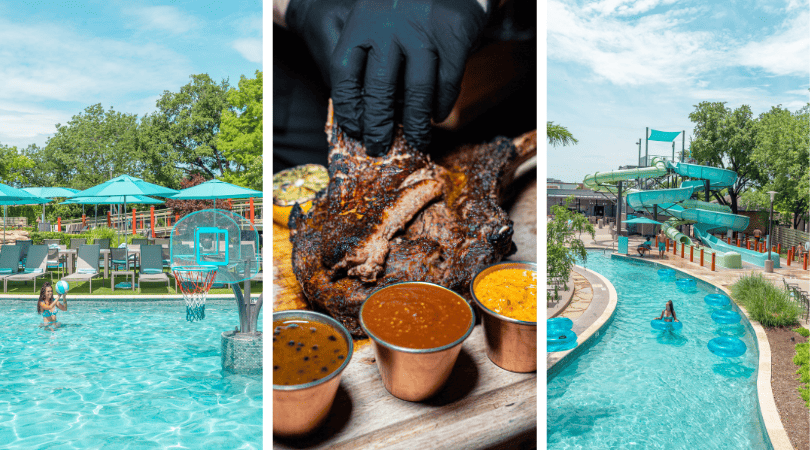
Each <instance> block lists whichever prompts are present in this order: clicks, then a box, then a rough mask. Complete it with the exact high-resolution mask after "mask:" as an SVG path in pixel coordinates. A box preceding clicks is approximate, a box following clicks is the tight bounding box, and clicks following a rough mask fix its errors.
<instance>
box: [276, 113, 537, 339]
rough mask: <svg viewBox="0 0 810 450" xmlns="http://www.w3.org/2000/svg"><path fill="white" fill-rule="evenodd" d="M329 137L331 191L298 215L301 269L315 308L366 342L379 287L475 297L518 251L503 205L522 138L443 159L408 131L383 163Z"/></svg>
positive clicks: (294, 233)
mask: <svg viewBox="0 0 810 450" xmlns="http://www.w3.org/2000/svg"><path fill="white" fill-rule="evenodd" d="M328 132H329V133H328V134H329V135H330V142H331V149H330V156H329V160H330V166H329V173H330V183H329V186H328V188H327V190H325V191H322V193H321V194H320V195H319V196H318V197H317V198H316V199H315V200H314V201H313V207H312V209H311V210H310V211H309V213H308V214H303V212H302V211H301V210H300V208H299V207H297V206H296V207H294V208H293V212H292V213H291V214H290V221H289V225H290V229H291V233H290V240H291V241H292V244H293V253H292V259H293V271H294V273H295V275H296V278H297V279H298V281H299V283H300V284H301V287H302V289H303V291H304V294H305V296H306V297H307V299H308V301H309V302H310V303H311V305H312V306H313V307H314V308H315V309H317V310H321V311H325V312H327V313H328V314H330V315H332V316H333V317H335V318H337V319H338V320H340V321H341V322H342V323H343V324H344V325H345V326H346V327H347V328H348V329H349V331H350V332H351V333H352V334H353V335H356V336H364V333H363V331H362V329H361V327H360V325H359V321H358V314H359V311H360V307H361V306H362V304H363V302H364V301H365V299H366V298H367V297H368V296H369V295H370V294H371V293H372V292H374V291H375V290H377V289H380V288H382V287H385V286H389V285H391V284H395V283H399V282H403V281H428V282H432V283H436V284H440V285H442V286H445V287H448V288H450V289H452V290H454V291H456V292H458V293H460V294H462V295H464V296H465V297H466V298H468V299H469V298H470V294H469V285H470V282H471V281H472V277H473V276H474V274H475V273H476V272H478V271H479V270H480V269H482V268H483V267H485V266H487V265H490V264H492V263H495V262H497V261H500V260H501V259H502V258H503V257H504V256H506V255H508V254H509V253H511V252H513V251H514V244H513V243H512V234H513V228H512V221H511V220H509V217H508V215H507V214H506V212H505V211H504V210H503V209H502V208H501V207H500V206H499V204H498V199H499V195H500V190H501V188H502V183H503V179H502V177H503V175H504V173H505V172H506V171H508V170H509V168H510V165H513V164H514V163H515V161H516V160H518V159H519V158H520V157H521V152H520V151H519V150H521V149H516V148H515V147H514V145H512V142H517V141H518V140H517V139H516V140H515V141H510V140H509V139H506V138H498V139H496V140H495V141H493V142H491V143H487V144H481V145H470V146H464V147H460V148H458V149H456V150H454V151H453V152H451V153H450V154H449V155H448V156H447V157H445V158H442V159H441V160H440V161H439V162H438V163H435V162H433V161H431V160H430V159H429V158H428V157H427V156H425V155H422V154H421V153H419V152H417V151H415V150H413V149H412V148H411V147H409V146H407V144H406V143H405V141H404V137H403V135H402V130H401V129H399V130H397V133H396V137H395V140H394V145H393V146H392V148H391V150H390V151H389V153H388V154H386V155H385V156H383V157H381V158H371V157H368V156H366V155H365V149H364V148H363V146H362V145H361V144H360V143H358V142H356V141H353V140H351V139H350V138H347V137H346V136H345V135H344V134H343V133H342V131H341V130H340V128H338V127H337V125H336V124H333V125H332V126H331V127H329V128H328ZM530 137H531V136H530ZM521 138H523V137H521ZM534 141H536V138H534Z"/></svg>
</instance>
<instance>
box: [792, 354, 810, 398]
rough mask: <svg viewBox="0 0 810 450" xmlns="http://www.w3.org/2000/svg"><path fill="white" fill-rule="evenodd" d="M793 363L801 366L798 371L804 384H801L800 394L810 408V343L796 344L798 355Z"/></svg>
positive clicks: (800, 380)
mask: <svg viewBox="0 0 810 450" xmlns="http://www.w3.org/2000/svg"><path fill="white" fill-rule="evenodd" d="M793 363H794V364H796V365H797V366H799V370H798V371H796V373H797V374H799V375H800V377H799V382H800V383H802V384H803V385H804V386H799V394H800V395H801V397H802V400H804V401H805V405H806V406H807V407H808V408H810V343H807V342H805V343H803V344H796V356H794V357H793Z"/></svg>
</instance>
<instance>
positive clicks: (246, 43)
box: [231, 38, 262, 63]
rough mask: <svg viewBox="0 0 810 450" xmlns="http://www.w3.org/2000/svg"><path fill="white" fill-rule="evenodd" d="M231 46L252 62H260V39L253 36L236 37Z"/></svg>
mask: <svg viewBox="0 0 810 450" xmlns="http://www.w3.org/2000/svg"><path fill="white" fill-rule="evenodd" d="M231 46H232V47H233V48H234V49H235V50H236V51H237V52H239V54H241V55H242V57H244V58H245V59H247V60H248V61H250V62H254V63H261V62H262V40H261V39H254V38H244V39H237V40H235V41H233V43H231Z"/></svg>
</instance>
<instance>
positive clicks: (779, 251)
mask: <svg viewBox="0 0 810 450" xmlns="http://www.w3.org/2000/svg"><path fill="white" fill-rule="evenodd" d="M776 253H778V254H780V255H781V254H782V243H781V242H780V243H778V244H776Z"/></svg>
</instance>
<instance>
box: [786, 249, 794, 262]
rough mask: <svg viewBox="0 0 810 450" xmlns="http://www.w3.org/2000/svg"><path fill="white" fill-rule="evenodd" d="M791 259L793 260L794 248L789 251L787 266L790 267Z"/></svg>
mask: <svg viewBox="0 0 810 450" xmlns="http://www.w3.org/2000/svg"><path fill="white" fill-rule="evenodd" d="M791 259H793V248H789V249H788V254H787V265H788V266H789V265H790V260H791Z"/></svg>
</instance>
